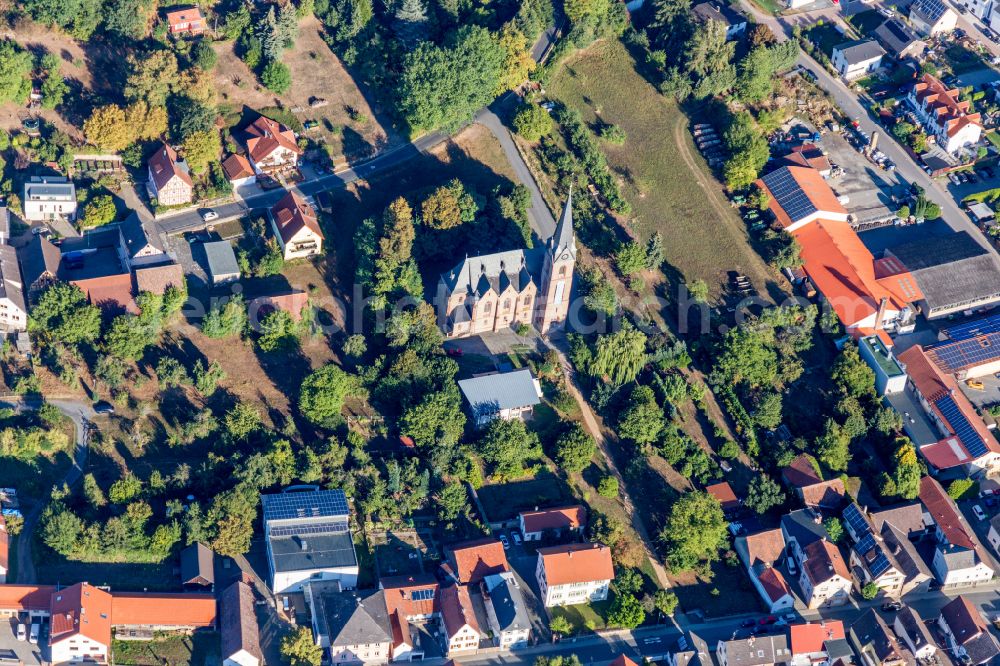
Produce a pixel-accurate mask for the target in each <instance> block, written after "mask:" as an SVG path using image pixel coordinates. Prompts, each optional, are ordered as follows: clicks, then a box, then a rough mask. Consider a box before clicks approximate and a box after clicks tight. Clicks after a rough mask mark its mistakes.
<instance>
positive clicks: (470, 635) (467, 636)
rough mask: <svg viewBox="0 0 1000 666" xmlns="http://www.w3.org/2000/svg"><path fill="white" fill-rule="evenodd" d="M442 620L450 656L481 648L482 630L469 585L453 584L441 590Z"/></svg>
mask: <svg viewBox="0 0 1000 666" xmlns="http://www.w3.org/2000/svg"><path fill="white" fill-rule="evenodd" d="M441 620H442V624H443V626H444V632H445V639H446V640H447V652H448V655H449V656H451V655H454V654H462V653H463V652H472V651H475V650H478V649H479V641H480V640H482V632H481V630H480V628H479V621H478V620H476V612H475V610H474V609H473V608H472V598H471V597H470V596H469V588H468V587H466V586H465V585H452V586H450V587H446V588H444V589H443V590H441Z"/></svg>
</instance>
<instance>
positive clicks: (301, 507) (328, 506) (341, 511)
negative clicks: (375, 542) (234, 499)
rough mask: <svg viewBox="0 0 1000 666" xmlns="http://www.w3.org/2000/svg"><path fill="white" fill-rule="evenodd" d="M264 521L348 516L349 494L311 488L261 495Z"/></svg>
mask: <svg viewBox="0 0 1000 666" xmlns="http://www.w3.org/2000/svg"><path fill="white" fill-rule="evenodd" d="M260 500H261V503H262V504H263V505H264V522H265V523H267V522H271V521H274V520H296V519H300V518H325V517H332V516H348V515H350V512H351V511H350V508H349V507H348V506H347V496H346V495H344V491H343V490H311V491H307V492H286V493H276V494H274V495H261V497H260Z"/></svg>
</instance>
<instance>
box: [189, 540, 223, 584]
mask: <svg viewBox="0 0 1000 666" xmlns="http://www.w3.org/2000/svg"><path fill="white" fill-rule="evenodd" d="M181 584H182V585H184V586H195V587H208V588H211V587H213V586H214V585H215V551H213V550H212V549H211V548H209V547H208V546H206V545H205V544H203V543H202V542H200V541H196V542H195V543H193V544H191V545H190V546H188V547H186V548H184V549H183V550H181Z"/></svg>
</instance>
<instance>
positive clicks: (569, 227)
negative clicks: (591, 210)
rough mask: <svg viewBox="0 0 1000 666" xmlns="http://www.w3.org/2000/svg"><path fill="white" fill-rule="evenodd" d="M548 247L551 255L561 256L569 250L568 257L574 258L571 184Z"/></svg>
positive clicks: (574, 244)
mask: <svg viewBox="0 0 1000 666" xmlns="http://www.w3.org/2000/svg"><path fill="white" fill-rule="evenodd" d="M550 248H551V250H552V256H553V257H556V258H558V257H561V256H562V255H563V253H564V252H569V258H570V259H573V260H574V261H575V260H576V235H575V234H574V233H573V185H570V186H569V195H568V196H567V197H566V205H565V206H563V211H562V215H560V216H559V222H558V223H556V232H555V233H554V234H553V235H552V238H551V240H550Z"/></svg>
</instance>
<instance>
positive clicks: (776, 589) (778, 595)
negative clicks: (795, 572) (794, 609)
mask: <svg viewBox="0 0 1000 666" xmlns="http://www.w3.org/2000/svg"><path fill="white" fill-rule="evenodd" d="M757 580H758V581H760V584H761V587H763V588H764V592H765V593H766V594H767V598H768V599H770V600H771V602H772V603H773V602H776V601H779V600H780V599H782V598H784V597H785V596H786V595H789V594H791V593H792V588H791V587H789V586H788V582H787V581H786V580H785V577H784V576H782V575H781V572H780V571H778V570H777V569H775V568H774V567H768V568H767V569H764V570H763V571H761V572H760V573H759V574H757Z"/></svg>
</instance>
